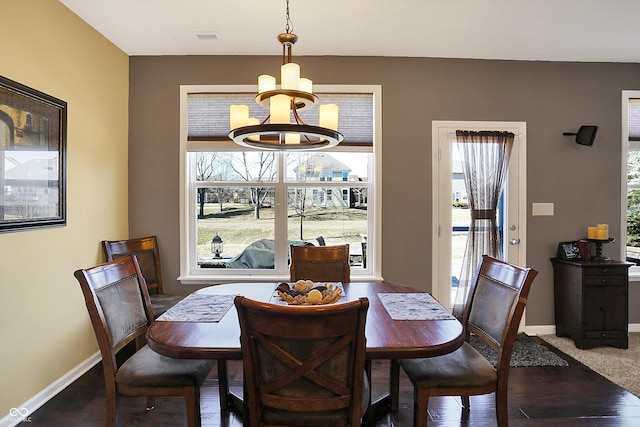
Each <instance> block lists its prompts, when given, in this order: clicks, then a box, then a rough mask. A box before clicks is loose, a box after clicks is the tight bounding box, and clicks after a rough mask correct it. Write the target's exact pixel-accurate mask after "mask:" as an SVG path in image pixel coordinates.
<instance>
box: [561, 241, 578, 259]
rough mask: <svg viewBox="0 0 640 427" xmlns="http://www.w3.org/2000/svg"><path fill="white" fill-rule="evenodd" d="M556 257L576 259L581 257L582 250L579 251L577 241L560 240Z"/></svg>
mask: <svg viewBox="0 0 640 427" xmlns="http://www.w3.org/2000/svg"><path fill="white" fill-rule="evenodd" d="M556 258H560V259H566V260H578V259H582V252H581V251H580V245H578V242H560V243H558V252H557V253H556Z"/></svg>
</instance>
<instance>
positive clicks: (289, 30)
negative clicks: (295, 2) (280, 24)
mask: <svg viewBox="0 0 640 427" xmlns="http://www.w3.org/2000/svg"><path fill="white" fill-rule="evenodd" d="M286 18H287V19H286V25H285V27H284V29H285V32H286V33H287V34H291V33H292V32H293V21H291V17H290V16H289V0H287V10H286Z"/></svg>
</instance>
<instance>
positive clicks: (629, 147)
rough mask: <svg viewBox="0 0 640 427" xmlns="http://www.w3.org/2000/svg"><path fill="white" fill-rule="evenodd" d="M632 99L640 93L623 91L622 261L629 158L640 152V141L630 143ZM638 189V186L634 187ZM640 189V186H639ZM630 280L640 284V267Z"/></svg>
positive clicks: (624, 240) (633, 269) (625, 250)
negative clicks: (630, 105) (630, 154)
mask: <svg viewBox="0 0 640 427" xmlns="http://www.w3.org/2000/svg"><path fill="white" fill-rule="evenodd" d="M631 99H640V91H638V90H623V91H622V132H621V137H622V150H620V151H621V152H622V159H621V163H622V168H621V170H622V191H621V197H620V199H621V209H620V213H621V216H622V218H621V221H620V224H622V229H621V230H620V236H621V238H620V258H619V259H621V260H626V259H627V210H628V209H629V206H628V204H627V193H628V192H629V182H628V177H627V173H628V170H627V169H628V166H627V165H628V157H629V152H630V151H640V141H629V101H630V100H631ZM634 188H636V186H634ZM637 188H640V186H637ZM629 280H630V281H635V282H639V281H640V266H637V265H634V266H632V267H631V268H629Z"/></svg>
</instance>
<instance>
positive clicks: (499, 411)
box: [496, 391, 509, 427]
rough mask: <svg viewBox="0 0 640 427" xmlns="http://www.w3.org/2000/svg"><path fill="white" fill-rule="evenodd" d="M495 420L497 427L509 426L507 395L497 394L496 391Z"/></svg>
mask: <svg viewBox="0 0 640 427" xmlns="http://www.w3.org/2000/svg"><path fill="white" fill-rule="evenodd" d="M496 419H497V420H498V427H507V426H508V425H509V410H508V405H507V393H506V392H505V393H499V392H497V391H496Z"/></svg>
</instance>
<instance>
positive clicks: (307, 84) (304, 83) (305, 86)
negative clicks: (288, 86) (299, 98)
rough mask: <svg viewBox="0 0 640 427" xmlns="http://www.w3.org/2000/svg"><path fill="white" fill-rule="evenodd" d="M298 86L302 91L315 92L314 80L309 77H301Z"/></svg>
mask: <svg viewBox="0 0 640 427" xmlns="http://www.w3.org/2000/svg"><path fill="white" fill-rule="evenodd" d="M298 86H299V87H298V89H299V90H301V91H302V92H307V93H313V82H312V81H311V80H309V79H305V78H301V79H300V80H298Z"/></svg>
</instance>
